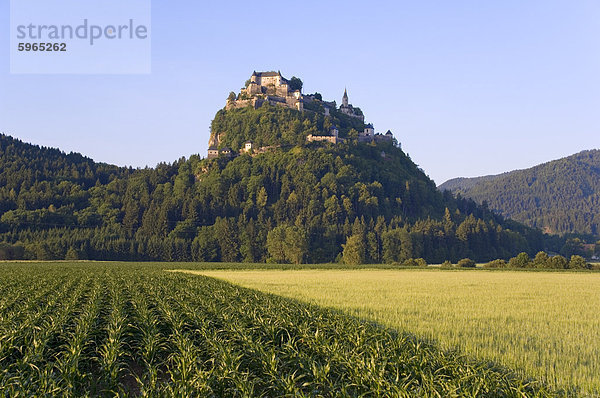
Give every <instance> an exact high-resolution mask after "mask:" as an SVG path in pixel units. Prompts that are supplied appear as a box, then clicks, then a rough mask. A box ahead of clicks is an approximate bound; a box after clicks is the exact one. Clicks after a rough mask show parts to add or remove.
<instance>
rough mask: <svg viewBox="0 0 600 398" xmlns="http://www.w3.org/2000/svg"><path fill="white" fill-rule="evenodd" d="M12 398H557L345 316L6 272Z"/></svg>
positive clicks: (119, 277)
mask: <svg viewBox="0 0 600 398" xmlns="http://www.w3.org/2000/svg"><path fill="white" fill-rule="evenodd" d="M0 292H1V294H0V396H9V397H19V396H22V397H25V396H27V397H28V396H36V397H43V396H77V397H79V396H140V397H157V396H177V397H193V396H198V397H210V396H215V397H260V396H265V397H279V396H290V397H291V396H297V397H317V396H344V397H358V396H361V397H375V396H393V397H453V396H456V397H458V396H461V397H463V396H464V397H474V396H494V397H524V396H540V397H546V396H555V395H556V393H553V392H552V391H548V390H547V389H546V388H545V387H544V386H542V385H540V384H539V383H536V382H534V381H531V380H527V379H524V378H522V377H518V376H515V374H514V373H512V372H510V371H509V370H506V369H502V368H498V367H495V366H493V365H491V364H488V363H483V362H474V361H472V360H469V359H466V358H464V357H462V356H460V355H459V354H457V353H452V352H445V351H442V350H440V349H438V348H437V347H436V346H434V345H431V344H429V343H426V342H423V341H420V340H418V339H415V338H414V337H412V336H411V335H409V334H402V333H398V332H395V331H393V330H390V329H386V328H384V327H381V326H379V325H377V324H374V323H369V322H365V321H361V320H359V319H357V318H354V317H351V316H349V315H345V314H343V313H341V312H338V311H334V310H327V309H323V308H321V307H317V306H314V305H309V304H305V303H301V302H299V301H296V300H292V299H287V298H283V297H279V296H275V295H269V294H265V293H261V292H258V291H255V290H250V289H246V288H242V287H238V286H235V285H232V284H229V283H227V282H224V281H220V280H216V279H212V278H208V277H204V276H196V275H184V274H176V273H170V272H165V271H164V270H163V269H162V268H161V267H160V266H156V265H140V264H137V265H136V264H102V263H90V264H85V263H83V264H67V263H63V264H35V263H29V264H27V263H25V264H9V263H5V264H2V265H0Z"/></svg>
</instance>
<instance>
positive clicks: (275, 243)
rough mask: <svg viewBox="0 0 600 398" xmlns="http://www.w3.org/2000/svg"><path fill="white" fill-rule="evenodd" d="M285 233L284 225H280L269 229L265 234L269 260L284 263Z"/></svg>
mask: <svg viewBox="0 0 600 398" xmlns="http://www.w3.org/2000/svg"><path fill="white" fill-rule="evenodd" d="M285 235H286V226H285V225H280V226H277V227H275V228H273V229H272V230H270V231H269V233H268V234H267V251H268V252H269V256H270V258H269V260H271V261H273V262H276V263H284V262H285V261H286V255H285V245H286V243H285Z"/></svg>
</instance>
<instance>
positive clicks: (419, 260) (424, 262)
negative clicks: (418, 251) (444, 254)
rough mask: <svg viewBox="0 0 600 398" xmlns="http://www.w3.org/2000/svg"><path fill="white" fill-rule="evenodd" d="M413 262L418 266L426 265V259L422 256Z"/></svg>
mask: <svg viewBox="0 0 600 398" xmlns="http://www.w3.org/2000/svg"><path fill="white" fill-rule="evenodd" d="M415 262H416V263H417V265H418V266H419V267H427V261H425V259H424V258H417V259H416V260H415Z"/></svg>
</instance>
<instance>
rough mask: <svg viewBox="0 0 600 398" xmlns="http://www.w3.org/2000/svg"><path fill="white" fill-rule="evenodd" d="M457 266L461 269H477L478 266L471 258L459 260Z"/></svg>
mask: <svg viewBox="0 0 600 398" xmlns="http://www.w3.org/2000/svg"><path fill="white" fill-rule="evenodd" d="M457 265H458V266H459V267H460V268H475V267H476V266H477V264H475V261H473V260H471V259H470V258H463V259H462V260H459V261H458V264H457Z"/></svg>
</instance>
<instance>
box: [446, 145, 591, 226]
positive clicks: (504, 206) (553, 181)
mask: <svg viewBox="0 0 600 398" xmlns="http://www.w3.org/2000/svg"><path fill="white" fill-rule="evenodd" d="M440 189H442V190H445V189H447V190H450V191H452V192H453V193H455V194H460V195H462V196H464V197H467V198H471V199H473V200H475V201H476V202H478V203H483V202H484V201H485V202H487V203H488V205H489V207H490V209H492V210H494V211H497V212H499V213H500V214H502V215H503V216H505V217H510V218H511V219H513V220H517V221H520V222H522V223H524V224H526V225H529V226H531V227H534V228H540V229H542V230H543V231H545V232H548V233H553V234H561V235H562V234H572V233H578V234H589V235H594V236H598V235H600V150H591V151H583V152H580V153H577V154H575V155H572V156H569V157H566V158H563V159H559V160H555V161H552V162H548V163H544V164H541V165H538V166H535V167H533V168H530V169H527V170H517V171H512V172H510V173H504V174H500V175H497V176H486V177H478V178H473V179H471V178H460V179H454V180H450V181H447V182H445V183H444V184H442V185H441V186H440Z"/></svg>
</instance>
